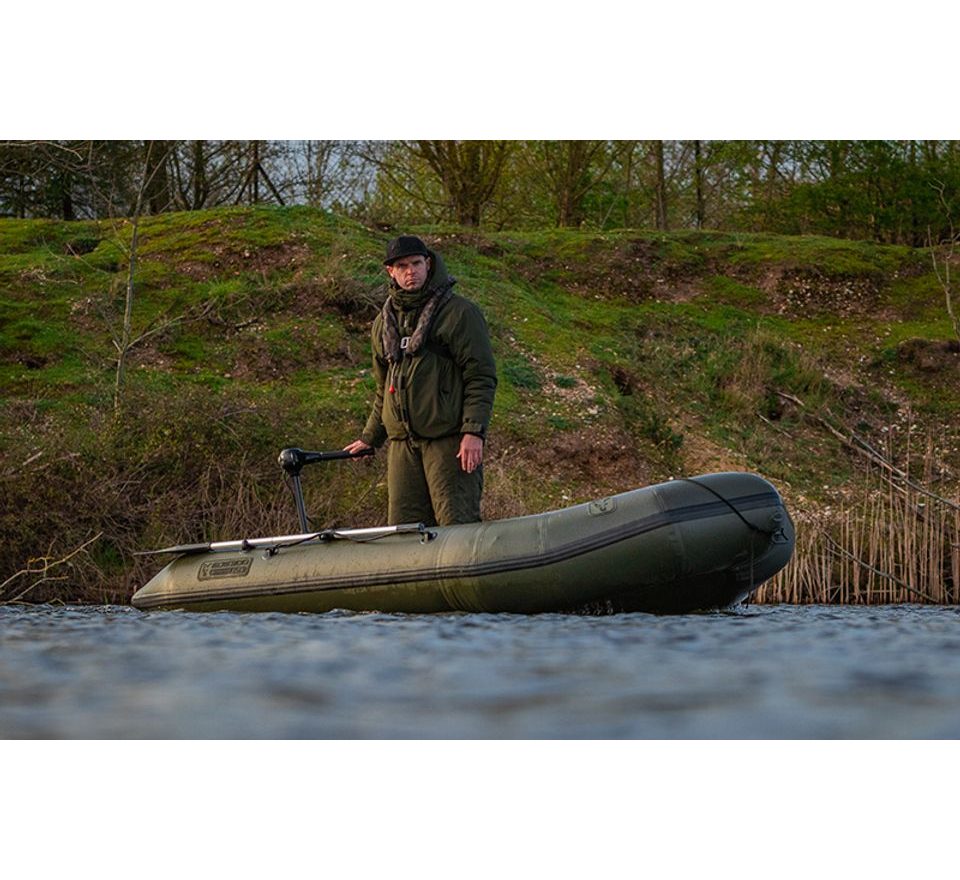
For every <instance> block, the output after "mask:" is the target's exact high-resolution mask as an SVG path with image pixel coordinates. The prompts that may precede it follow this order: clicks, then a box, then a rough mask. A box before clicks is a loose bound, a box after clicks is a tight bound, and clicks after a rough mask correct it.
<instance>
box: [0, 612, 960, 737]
mask: <svg viewBox="0 0 960 880" xmlns="http://www.w3.org/2000/svg"><path fill="white" fill-rule="evenodd" d="M958 645H960V614H958V612H957V609H953V608H931V607H921V606H892V607H882V608H849V607H847V608H837V607H824V606H806V607H792V606H747V607H745V608H739V609H735V610H733V611H729V612H721V613H714V614H700V615H688V616H682V617H681V616H678V617H655V616H652V615H646V614H624V615H614V616H608V617H588V616H583V617H578V616H573V615H559V614H547V615H538V616H531V617H522V616H513V615H497V614H474V615H468V614H448V615H435V616H415V615H396V614H355V613H349V612H331V613H329V614H322V615H282V614H252V615H239V614H231V613H217V614H190V613H183V612H174V613H153V614H143V613H140V612H137V611H135V610H133V609H130V608H118V607H104V608H51V607H41V608H11V607H4V608H0V736H2V737H6V738H16V737H28V738H48V737H51V738H125V737H140V738H142V737H146V738H206V737H213V738H300V737H303V738H337V739H354V738H389V739H393V738H536V739H542V738H590V739H611V738H641V739H643V738H656V739H660V738H735V739H742V738H757V737H759V738H804V737H813V738H858V739H859V738H899V737H909V738H916V737H938V738H941V737H946V738H955V737H957V736H958V735H960V662H958V660H957V657H958V656H960V655H958V652H957V650H956V648H957V646H958Z"/></svg>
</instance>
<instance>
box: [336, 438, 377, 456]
mask: <svg viewBox="0 0 960 880" xmlns="http://www.w3.org/2000/svg"><path fill="white" fill-rule="evenodd" d="M372 448H373V447H372V446H371V445H370V444H369V443H364V442H363V441H362V440H354V441H353V443H351V444H349V445H348V446H344V447H343V451H344V452H349V453H350V454H351V455H356V454H357V453H358V452H364V451H366V450H367V449H372Z"/></svg>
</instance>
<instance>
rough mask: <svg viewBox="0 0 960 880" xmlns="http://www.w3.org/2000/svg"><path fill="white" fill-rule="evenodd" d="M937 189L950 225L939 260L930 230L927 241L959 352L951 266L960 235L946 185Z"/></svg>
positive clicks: (959, 332) (958, 322)
mask: <svg viewBox="0 0 960 880" xmlns="http://www.w3.org/2000/svg"><path fill="white" fill-rule="evenodd" d="M936 189H937V190H938V194H939V196H940V203H941V204H942V205H943V208H944V211H945V213H946V217H947V223H948V225H949V237H948V238H947V240H946V242H945V243H942V244H940V245H939V247H940V249H941V256H940V259H939V260H938V259H937V248H938V243H937V242H936V241H934V236H933V233H932V232H931V231H930V230H929V229H928V230H927V241H928V243H929V245H930V257H931V259H932V260H933V271H934V273H935V274H936V276H937V281H938V282H939V283H940V288H941V289H942V290H943V297H944V302H945V304H946V307H947V315H948V316H949V318H950V321H951V323H952V324H953V335H954V336H956V337H957V343H956V344H957V348H958V350H960V318H958V316H957V313H956V312H955V311H954V308H953V278H952V276H951V265H952V264H953V260H954V252H955V251H956V248H957V244H958V242H960V235H958V234H957V233H956V232H955V230H954V227H953V217H952V214H951V210H950V204H949V203H948V202H947V199H946V196H945V194H944V190H945V187H944V185H943V184H942V183H940V184H938V185H937V187H936Z"/></svg>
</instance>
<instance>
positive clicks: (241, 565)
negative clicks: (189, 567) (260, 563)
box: [197, 557, 253, 581]
mask: <svg viewBox="0 0 960 880" xmlns="http://www.w3.org/2000/svg"><path fill="white" fill-rule="evenodd" d="M251 565H253V559H252V558H250V557H248V558H246V559H218V560H216V561H215V562H204V563H203V564H202V565H201V566H200V571H198V572H197V580H200V581H212V580H213V579H214V578H230V577H238V578H242V577H246V576H247V575H248V574H250V566H251Z"/></svg>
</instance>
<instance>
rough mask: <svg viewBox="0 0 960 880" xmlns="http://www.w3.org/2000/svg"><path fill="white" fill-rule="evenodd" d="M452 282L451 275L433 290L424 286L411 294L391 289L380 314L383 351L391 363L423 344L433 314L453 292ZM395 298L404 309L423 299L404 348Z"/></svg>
mask: <svg viewBox="0 0 960 880" xmlns="http://www.w3.org/2000/svg"><path fill="white" fill-rule="evenodd" d="M453 285H454V279H453V278H451V279H449V280H448V281H447V282H446V283H444V284H442V285H441V286H440V287H438V288H436V289H435V290H428V291H427V292H426V293H424V292H423V290H418V291H416V292H415V293H413V294H410V293H407V292H406V291H403V290H394V291H393V292H392V293H391V294H390V296H388V297H387V301H386V302H385V303H384V304H383V311H382V312H381V314H382V315H383V353H384V356H385V357H386V359H387V360H388V361H389V362H390V363H394V364H395V363H399V361H400V359H401V358H402V357H403V355H404V354H407V355H415V354H416V353H417V352H418V351H420V349H421V348H423V344H424V343H425V342H426V341H427V334H428V333H429V332H430V325H431V324H432V323H433V318H434V315H436V313H437V310H438V309H439V308H440V306H442V305H443V304H444V303H445V302H446V301H447V300H448V299H450V297H451V296H453ZM394 299H395V300H396V301H397V304H398V305H399V306H400V307H401V308H402V309H404V310H406V309H408V308H416V306H418V305H419V304H420V303H421V302H422V303H423V308H422V309H421V310H420V317H419V318H418V319H417V326H416V328H415V329H414V331H413V333H412V334H411V336H410V341H409V342H408V343H407V347H406V348H405V349H401V348H400V325H399V324H398V323H397V313H396V311H395V310H394V308H393V303H392V302H391V300H394Z"/></svg>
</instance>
